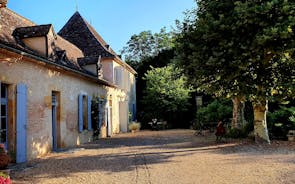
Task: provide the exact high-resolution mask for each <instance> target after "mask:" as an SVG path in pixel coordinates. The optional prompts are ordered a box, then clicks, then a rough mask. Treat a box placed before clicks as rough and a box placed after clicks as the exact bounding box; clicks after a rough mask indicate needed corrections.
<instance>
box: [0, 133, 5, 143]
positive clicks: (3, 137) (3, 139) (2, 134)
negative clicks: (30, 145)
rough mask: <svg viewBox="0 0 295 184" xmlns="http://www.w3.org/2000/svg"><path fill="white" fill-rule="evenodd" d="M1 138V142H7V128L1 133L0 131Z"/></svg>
mask: <svg viewBox="0 0 295 184" xmlns="http://www.w3.org/2000/svg"><path fill="white" fill-rule="evenodd" d="M0 139H1V142H2V143H4V142H6V130H2V131H1V133H0Z"/></svg>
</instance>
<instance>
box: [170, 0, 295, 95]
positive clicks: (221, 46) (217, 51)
mask: <svg viewBox="0 0 295 184" xmlns="http://www.w3.org/2000/svg"><path fill="white" fill-rule="evenodd" d="M197 2H198V11H197V13H196V16H195V17H197V18H196V19H195V21H187V22H185V24H184V26H183V27H182V28H181V29H182V31H181V33H180V34H179V35H178V37H177V39H176V41H177V42H176V50H177V56H176V58H175V60H176V62H177V63H178V64H179V65H180V66H181V67H182V68H184V69H185V73H186V74H187V76H188V77H189V78H190V79H191V80H190V81H192V83H193V84H194V85H195V86H196V87H197V88H198V90H199V91H203V92H205V93H208V94H212V95H216V96H228V97H231V96H235V95H245V96H247V97H249V98H250V99H252V100H255V101H261V100H265V99H266V98H268V99H273V98H285V97H286V96H291V97H293V98H294V89H295V88H294V85H295V82H294V81H295V77H294V72H295V70H294V68H295V61H294V56H295V52H294V51H295V40H294V39H293V38H294V31H293V30H295V2H294V1H288V0H265V1H232V0H219V1H207V0H199V1H197Z"/></svg>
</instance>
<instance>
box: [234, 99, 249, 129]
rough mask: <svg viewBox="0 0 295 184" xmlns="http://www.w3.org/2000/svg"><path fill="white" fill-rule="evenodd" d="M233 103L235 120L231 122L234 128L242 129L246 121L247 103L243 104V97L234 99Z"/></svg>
mask: <svg viewBox="0 0 295 184" xmlns="http://www.w3.org/2000/svg"><path fill="white" fill-rule="evenodd" d="M232 102H233V119H232V122H231V127H232V128H238V129H241V128H242V127H243V126H244V125H245V124H246V120H245V117H244V109H245V102H243V100H242V98H241V97H237V96H236V97H234V98H233V99H232Z"/></svg>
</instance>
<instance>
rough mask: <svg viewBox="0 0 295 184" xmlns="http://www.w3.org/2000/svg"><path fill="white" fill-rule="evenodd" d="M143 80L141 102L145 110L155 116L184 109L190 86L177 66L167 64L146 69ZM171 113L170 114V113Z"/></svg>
mask: <svg viewBox="0 0 295 184" xmlns="http://www.w3.org/2000/svg"><path fill="white" fill-rule="evenodd" d="M144 80H145V81H146V89H145V90H144V96H143V103H144V105H145V110H146V112H147V113H150V114H151V115H152V116H155V117H162V118H163V117H164V116H165V115H167V113H168V114H169V113H173V112H183V111H185V110H186V108H187V105H188V100H189V98H190V92H192V88H191V87H190V86H188V85H187V78H186V77H185V76H184V75H183V74H182V71H181V70H180V69H179V68H175V67H174V66H173V65H168V66H165V67H162V68H153V67H151V70H149V71H147V73H146V74H145V77H144ZM170 115H171V114H170Z"/></svg>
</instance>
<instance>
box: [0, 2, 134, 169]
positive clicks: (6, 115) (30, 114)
mask: <svg viewBox="0 0 295 184" xmlns="http://www.w3.org/2000/svg"><path fill="white" fill-rule="evenodd" d="M6 3H7V1H4V0H1V1H0V7H1V8H0V91H1V109H0V114H1V116H0V117H1V123H0V143H1V144H4V146H5V147H6V149H7V150H8V151H9V152H11V153H14V154H15V158H16V162H17V163H20V162H26V161H27V160H30V159H33V158H37V157H40V156H42V155H44V154H46V153H48V152H51V151H55V150H59V149H63V148H69V147H73V146H76V145H79V144H82V143H86V142H89V141H92V140H93V134H94V131H96V132H97V131H98V132H99V137H107V136H112V134H114V133H119V132H127V131H128V122H129V121H130V120H131V119H135V114H136V96H135V74H136V71H135V70H134V69H133V68H131V67H130V66H129V65H128V64H126V63H125V62H124V61H123V60H122V59H121V58H120V57H119V56H118V55H117V54H116V53H115V52H114V51H113V50H112V49H111V47H110V46H109V45H108V44H107V43H106V42H105V41H104V40H103V39H102V37H101V36H100V35H99V34H98V33H97V32H96V31H95V30H94V28H93V27H92V26H91V25H90V24H89V23H87V21H85V20H84V19H83V17H82V16H81V15H80V14H79V13H78V12H76V13H75V14H74V15H73V16H72V17H71V18H70V19H69V21H68V22H67V23H66V24H65V26H64V27H63V28H62V29H61V30H60V31H59V32H58V33H56V32H55V31H54V28H53V26H52V25H51V24H46V25H36V24H35V23H33V22H32V21H30V20H28V19H26V18H24V17H22V16H20V15H18V14H17V13H15V12H13V11H11V10H9V9H8V8H6ZM94 117H96V118H94Z"/></svg>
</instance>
